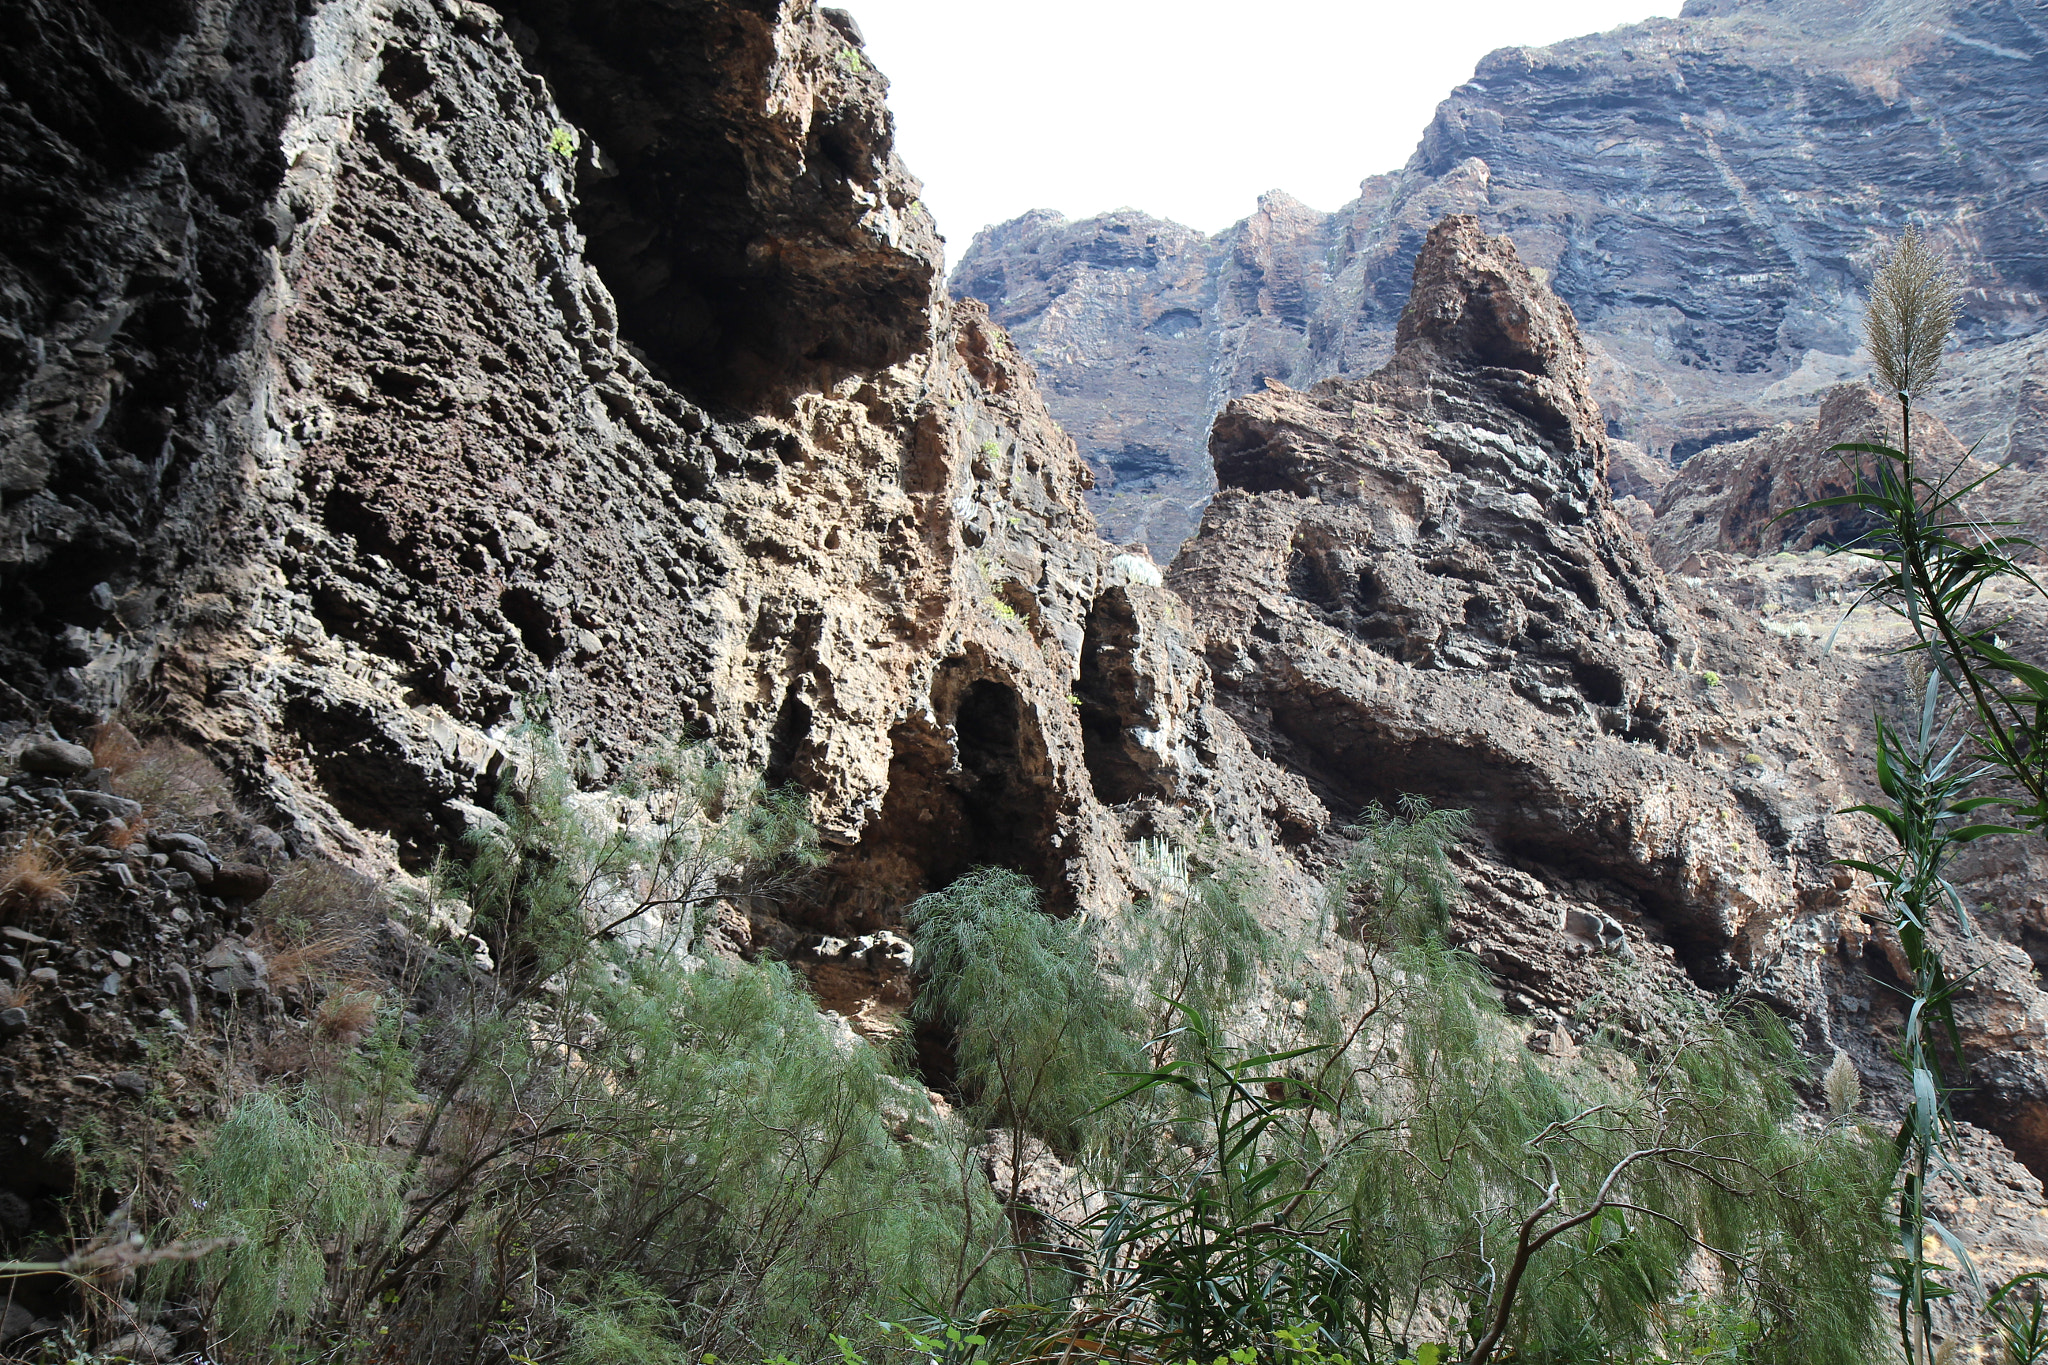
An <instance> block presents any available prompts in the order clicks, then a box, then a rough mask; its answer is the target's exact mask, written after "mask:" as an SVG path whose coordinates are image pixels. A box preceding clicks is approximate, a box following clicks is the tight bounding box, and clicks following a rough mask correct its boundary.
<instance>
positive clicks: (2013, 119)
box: [951, 0, 2048, 555]
mask: <svg viewBox="0 0 2048 1365" xmlns="http://www.w3.org/2000/svg"><path fill="white" fill-rule="evenodd" d="M1447 213H1472V214H1475V215H1477V216H1478V217H1479V219H1480V220H1481V222H1482V223H1483V224H1484V225H1485V226H1486V227H1487V229H1488V230H1490V231H1495V232H1505V233H1507V234H1508V235H1509V236H1510V237H1512V238H1513V239H1514V241H1515V243H1516V245H1517V247H1518V249H1519V250H1520V251H1521V253H1522V255H1523V257H1524V258H1525V259H1526V260H1528V261H1529V262H1530V263H1531V264H1532V265H1533V266H1535V267H1536V268H1537V269H1538V270H1539V271H1540V272H1541V273H1542V274H1543V275H1544V276H1545V277H1546V278H1548V279H1549V280H1550V282H1551V283H1552V284H1553V285H1554V286H1555V287H1556V288H1557V290H1558V292H1559V293H1560V294H1561V295H1562V296H1563V297H1564V298H1565V299H1566V300H1567V301H1568V302H1570V303H1571V305H1572V307H1573V310H1574V311H1575V313H1576V314H1577V315H1578V319H1579V322H1580V324H1581V326H1582V327H1583V328H1584V329H1585V332H1586V334H1587V338H1588V341H1589V342H1590V344H1591V350H1592V362H1593V366H1594V375H1595V393H1596V395H1597V396H1598V398H1599V400H1600V403H1601V406H1602V409H1603V413H1604V415H1605V417H1606V420H1607V423H1608V429H1609V432H1610V434H1611V435H1612V436H1614V437H1616V438H1618V439H1620V440H1621V441H1624V442H1627V443H1632V444H1634V445H1636V446H1639V447H1641V448H1643V450H1644V451H1645V452H1647V453H1648V454H1649V455H1650V456H1651V457H1653V458H1655V459H1658V460H1665V461H1671V462H1682V461H1683V460H1684V459H1685V458H1686V457H1688V456H1689V455H1691V454H1693V453H1694V452H1696V451H1698V450H1700V449H1703V448H1705V447H1706V446H1708V445H1712V444H1717V443H1720V442H1723V441H1727V440H1736V439H1742V438H1744V437H1747V436H1750V435H1753V434H1755V433H1756V432H1757V431H1759V430H1761V429H1764V428H1766V427H1769V426H1771V425H1773V424H1775V423H1777V422H1781V421H1785V420H1788V419H1791V418H1795V417H1810V416H1812V412H1813V409H1814V408H1815V406H1816V405H1817V404H1818V402H1819V398H1820V395H1821V394H1822V393H1823V392H1824V391H1825V390H1826V389H1828V388H1829V387H1830V386H1832V385H1833V384H1835V383H1837V382H1839V381H1841V380H1843V379H1846V378H1851V377H1857V376H1860V374H1861V372H1862V367H1861V365H1860V364H1859V362H1858V361H1857V359H1856V357H1855V351H1856V348H1857V342H1858V335H1859V321H1860V315H1861V310H1862V290H1863V286H1864V284H1865V282H1866V281H1867V280H1868V279H1869V276H1870V273H1871V271H1872V269H1873V268H1874V266H1875V263H1876V261H1877V259H1878V257H1879V255H1880V254H1881V252H1882V250H1883V248H1884V246H1885V244H1886V243H1887V242H1888V241H1890V240H1891V239H1892V238H1893V237H1894V236H1895V235H1896V233H1897V232H1898V231H1900V230H1901V229H1902V228H1903V227H1904V226H1905V225H1906V224H1908V223H1919V224H1921V225H1923V226H1924V227H1926V228H1928V229H1929V230H1931V231H1932V232H1933V233H1934V235H1935V236H1936V238H1937V239H1938V240H1939V241H1940V242H1941V244H1942V246H1943V247H1944V249H1946V250H1947V251H1948V252H1949V253H1950V254H1951V255H1952V256H1953V257H1954V258H1955V259H1956V260H1957V261H1958V262H1959V263H1965V264H1966V265H1967V268H1968V271H1969V276H1970V279H1969V284H1970V290H1969V297H1968V300H1967V304H1966V316H1965V318H1964V320H1963V324H1962V327H1961V328H1960V337H1961V344H1962V347H1963V348H1964V352H1965V354H1963V355H1962V356H1960V357H1959V358H1958V359H1957V361H1956V362H1955V363H1953V364H1952V366H1951V373H1950V379H1949V381H1948V385H1947V390H1946V392H1944V393H1943V394H1942V395H1941V400H1940V402H1938V403H1937V407H1938V408H1939V409H1940V410H1942V411H1944V412H1945V413H1946V414H1947V415H1949V416H1950V417H1951V418H1952V419H1953V420H1955V422H1956V425H1957V427H1958V431H1959V433H1960V434H1963V435H1964V436H1965V437H1966V439H1975V438H1977V437H1979V436H1982V437H1985V438H1987V440H1986V444H1985V446H1984V449H1983V452H1982V453H1984V454H1986V455H1989V456H1991V457H1993V458H1997V459H2001V460H2005V461H2008V462H2017V463H2023V464H2030V463H2032V462H2034V461H2036V460H2038V459H2040V458H2041V457H2042V456H2043V455H2044V454H2048V339H2044V335H2043V329H2044V322H2048V308H2044V304H2043V295H2044V293H2048V222H2044V214H2048V14H2044V12H2043V11H2041V10H2040V9H2039V7H2037V6H2033V5H2028V4H2024V3H2019V2H2018V0H1884V2H1883V3H1878V4H1863V3H1846V2H1845V0H1748V2H1747V3H1737V2H1736V0H1692V3H1690V4H1688V5H1687V7H1686V10H1685V13H1684V16H1683V17H1681V18H1679V19H1675V20H1671V19H1653V20H1650V21H1648V22H1645V23H1641V24H1636V25H1632V26H1630V27H1627V28H1622V29H1617V30H1615V31H1614V32H1612V33H1606V34H1599V35H1595V36H1591V37H1586V38H1579V39H1574V40H1572V41H1570V42H1565V43H1560V44H1557V45H1555V46H1553V47H1549V48H1542V49H1529V48H1506V49H1502V50H1501V51H1498V52H1495V53H1493V54H1492V55H1490V56H1488V57H1487V58H1486V59H1485V60H1483V61H1482V62H1481V63H1480V64H1479V67H1478V70H1477V71H1476V73H1475V74H1474V78H1473V79H1472V80H1471V81H1469V82H1467V83H1466V84H1464V85H1462V86H1459V87H1458V88H1457V89H1456V90H1455V91H1453V92H1452V93H1451V95H1450V97H1449V98H1448V99H1446V100H1445V101H1444V103H1443V104H1442V105H1441V106H1440V107H1439V108H1438V110H1437V114H1436V117H1435V118H1434V119H1433V120H1432V121H1431V123H1430V125H1429V127H1428V129H1427V130H1426V131H1425V132H1424V134H1423V137H1422V141H1421V144H1420V145H1419V146H1418V147H1417V149H1416V152H1415V154H1414V156H1412V157H1411V158H1410V159H1409V161H1408V164H1407V165H1406V166H1405V167H1403V168H1402V169H1401V170H1399V171H1397V172H1394V173H1392V174H1390V175H1380V176H1374V177H1372V178H1371V179H1368V180H1366V181H1365V182H1364V183H1363V184H1362V185H1361V187H1360V195H1359V197H1358V198H1357V199H1356V200H1354V201H1353V202H1352V203H1350V204H1348V205H1346V206H1345V207H1344V208H1343V209H1341V210H1339V211H1338V212H1337V213H1335V214H1331V215H1323V214H1319V213H1317V212H1315V211H1313V210H1311V209H1309V208H1307V207H1306V206H1304V205H1302V204H1300V203H1298V202H1297V201H1295V200H1293V199H1291V198H1289V197H1288V196H1286V195H1284V194H1278V193H1275V194H1269V195H1266V196H1264V197H1263V198H1262V199H1261V201H1260V203H1259V206H1258V210H1257V211H1256V212H1255V213H1253V214H1252V215H1251V216H1250V217H1248V218H1247V219H1245V220H1244V221H1243V222H1241V223H1239V224H1237V225H1236V226H1235V227H1233V228H1231V229H1229V230H1227V231H1225V232H1223V233H1220V234H1218V235H1216V236H1215V237H1213V238H1204V237H1202V236H1201V235H1200V234H1198V233H1195V232H1192V231H1191V230H1189V229H1187V228H1184V227H1181V226H1179V225H1177V224H1172V223H1168V222H1164V221H1163V220H1159V219H1154V218H1149V217H1147V216H1145V215H1143V214H1139V213H1135V212H1131V211H1120V212H1118V213H1114V214H1108V215H1104V216H1102V217H1098V218H1093V219H1089V220H1086V221H1084V222H1067V221H1066V220H1064V219H1062V218H1060V217H1059V216H1058V215H1056V214H1049V213H1044V212H1038V213H1033V214H1028V215H1026V216H1025V217H1023V218H1020V219H1017V220H1015V221H1013V222H1010V223H1006V224H1003V225H1001V226H999V227H995V228H991V229H989V230H988V231H985V232H983V233H981V234H980V235H979V236H977V237H976V239H975V241H974V244H973V245H972V247H971V248H970V249H969V250H968V252H967V253H966V255H965V257H964V258H963V259H962V260H961V262H960V264H959V266H958V268H957V269H956V270H955V272H954V275H953V279H952V285H951V287H952V290H953V292H954V294H955V295H956V296H963V297H964V296H969V295H971V296H973V297H975V298H978V299H980V300H982V301H983V302H985V303H986V304H988V306H989V308H990V310H991V312H992V313H993V314H994V315H995V317H996V319H997V320H998V321H1000V322H1002V323H1003V324H1004V325H1005V326H1007V327H1009V328H1010V329H1011V331H1012V333H1013V334H1014V335H1015V336H1016V337H1017V339H1018V341H1019V343H1020V344H1021V345H1022V346H1023V347H1024V349H1025V351H1026V352H1027V354H1029V355H1030V356H1031V357H1032V358H1033V360H1034V361H1035V362H1036V363H1037V364H1038V366H1039V368H1040V370H1041V372H1042V374H1043V376H1044V378H1045V381H1046V387H1047V389H1048V390H1049V398H1050V400H1051V403H1052V405H1053V409H1054V412H1055V414H1056V415H1057V416H1059V418H1060V419H1061V420H1062V421H1063V422H1064V423H1066V425H1067V426H1068V427H1069V429H1070V430H1072V431H1073V433H1074V435H1075V437H1076V439H1077V440H1078V441H1079V442H1080V444H1081V447H1082V450H1083V452H1084V454H1086V455H1087V456H1088V458H1089V460H1090V462H1091V463H1092V464H1094V465H1095V467H1096V469H1097V471H1098V475H1099V476H1100V478H1101V485H1102V486H1101V487H1100V488H1099V489H1098V491H1097V493H1096V499H1097V511H1098V514H1099V515H1101V516H1102V517H1103V519H1104V522H1105V530H1106V532H1107V534H1109V535H1110V536H1111V537H1112V538H1117V537H1124V538H1138V539H1144V540H1146V541H1148V542H1149V543H1150V544H1151V545H1152V546H1153V548H1154V549H1155V551H1157V552H1158V553H1160V554H1161V555H1168V554H1171V553H1172V551H1173V548H1174V546H1175V545H1177V544H1178V542H1179V540H1180V539H1181V538H1182V537H1184V536H1185V535H1186V534H1187V533H1188V531H1189V530H1190V529H1191V528H1192V526H1193V522H1194V516H1195V515H1198V513H1197V512H1194V511H1191V510H1190V509H1191V508H1199V505H1200V503H1201V502H1202V500H1203V499H1205V498H1206V496H1207V494H1208V492H1209V490H1210V489H1211V488H1212V487H1213V483H1212V476H1211V475H1210V473H1209V469H1208V460H1207V456H1206V450H1205V446H1204V442H1203V439H1202V437H1203V433H1205V432H1206V429H1207V425H1208V421H1209V418H1210V416H1211V415H1212V414H1213V413H1214V412H1215V411H1216V410H1217V409H1218V408H1219V407H1220V406H1221V404H1222V403H1223V402H1224V401H1225V400H1227V399H1228V398H1230V397H1232V396H1234V395H1237V394H1242V393H1248V392H1252V391H1254V390H1256V389H1258V388H1259V387H1260V386H1261V383H1262V381H1263V380H1265V379H1267V378H1277V379H1280V380H1282V381H1284V382H1286V383H1288V384H1290V385H1293V386H1295V387H1300V386H1303V385H1305V384H1307V383H1309V382H1311V381H1313V380H1315V379H1318V378H1322V377H1325V376H1329V375H1335V374H1350V373H1363V372H1365V371H1368V370H1370V369H1371V368H1373V367H1374V366H1375V365H1377V364H1379V363H1381V362H1383V361H1384V360H1385V359H1386V357H1387V355H1388V354H1389V352H1390V349H1391V341H1392V335H1393V328H1394V324H1395V322H1396V320H1397V319H1398V317H1399V315H1400V310H1401V306H1402V304H1403V303H1404V302H1405V301H1406V296H1407V289H1408V278H1409V272H1410V270H1411V268H1412V266H1413V263H1414V258H1415V253H1416V250H1417V248H1418V247H1419V246H1420V244H1421V242H1422V238H1423V235H1424V234H1425V233H1426V232H1427V231H1428V229H1429V226H1430V225H1431V224H1432V223H1434V222H1436V221H1437V220H1438V219H1439V218H1441V217H1442V216H1444V215H1445V214H1447Z"/></svg>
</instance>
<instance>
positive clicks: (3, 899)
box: [0, 830, 87, 910]
mask: <svg viewBox="0 0 2048 1365" xmlns="http://www.w3.org/2000/svg"><path fill="white" fill-rule="evenodd" d="M86 876H87V873H86V871H85V869H83V868H77V867H73V866H71V865H70V864H69V862H67V861H66V860H65V858H64V855H63V854H62V853H60V852H58V850H57V845H56V843H55V841H54V840H52V839H51V837H50V835H49V832H48V831H47V830H37V831H36V832H34V833H32V834H29V835H26V836H25V837H23V838H22V839H21V840H19V841H18V842H17V843H16V844H15V845H14V846H13V847H12V848H11V849H9V850H8V851H7V855H6V857H5V858H4V859H0V907H5V908H6V909H9V910H16V909H29V910H40V909H43V908H45V907H48V906H52V905H65V904H68V903H69V902H70V900H71V888H72V887H74V886H76V885H78V884H79V883H80V882H82V881H84V880H85V878H86Z"/></svg>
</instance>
